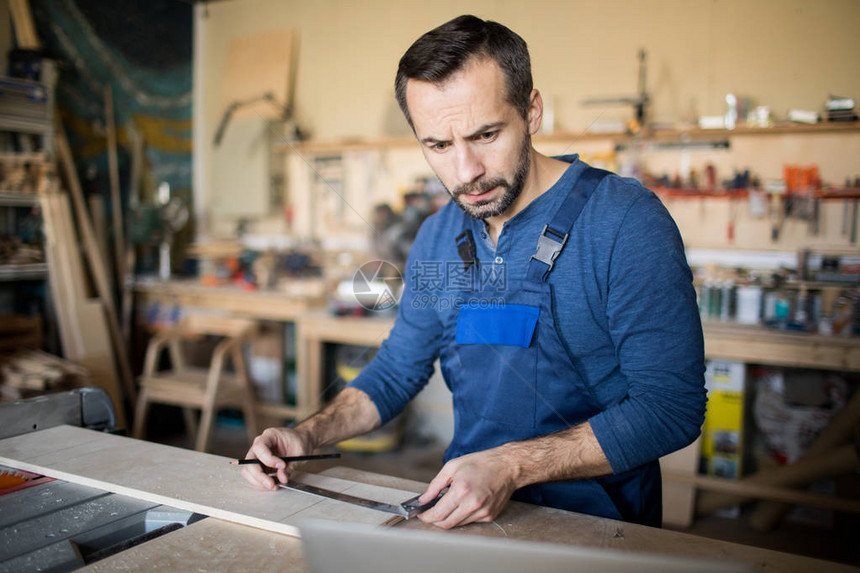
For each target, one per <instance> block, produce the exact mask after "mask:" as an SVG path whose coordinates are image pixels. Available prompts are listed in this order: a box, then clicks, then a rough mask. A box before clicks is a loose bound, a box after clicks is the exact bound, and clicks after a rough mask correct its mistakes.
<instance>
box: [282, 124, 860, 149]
mask: <svg viewBox="0 0 860 573" xmlns="http://www.w3.org/2000/svg"><path fill="white" fill-rule="evenodd" d="M825 133H836V134H839V133H860V122H828V123H817V124H802V123H785V124H776V125H773V126H769V127H757V126H748V125H740V126H738V127H736V128H735V129H700V128H693V127H690V128H685V127H679V128H671V129H648V130H643V131H641V132H639V133H635V134H634V133H628V132H591V131H588V130H587V129H586V130H584V131H582V132H572V131H558V132H554V133H551V134H548V133H540V134H537V135H535V136H534V137H533V141H534V143H535V144H541V143H568V142H577V141H595V140H612V141H617V142H619V143H622V142H633V141H642V142H649V141H655V142H666V141H677V142H680V143H684V142H685V141H688V140H689V141H692V140H701V139H706V138H711V139H725V138H730V137H744V136H757V135H798V134H801V135H802V134H825ZM416 145H417V142H416V141H415V138H414V137H411V136H410V137H381V138H376V139H358V138H356V139H342V140H338V141H316V140H305V141H295V142H287V141H282V142H280V143H278V144H276V145H275V149H276V150H277V151H281V152H290V151H292V152H297V153H309V154H315V155H316V154H327V153H334V154H337V153H342V152H346V151H364V150H374V149H387V148H396V147H410V146H416Z"/></svg>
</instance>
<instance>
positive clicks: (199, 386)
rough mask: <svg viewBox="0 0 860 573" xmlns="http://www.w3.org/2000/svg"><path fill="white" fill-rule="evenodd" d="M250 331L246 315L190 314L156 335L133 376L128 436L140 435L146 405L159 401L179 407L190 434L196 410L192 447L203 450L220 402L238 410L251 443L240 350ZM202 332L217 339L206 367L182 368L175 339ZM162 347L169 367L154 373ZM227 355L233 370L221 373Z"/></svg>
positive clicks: (251, 416) (253, 422) (250, 389)
mask: <svg viewBox="0 0 860 573" xmlns="http://www.w3.org/2000/svg"><path fill="white" fill-rule="evenodd" d="M256 329H257V325H256V323H255V322H254V321H253V320H249V319H244V318H222V317H211V316H193V315H192V316H187V317H185V318H183V319H182V320H181V321H180V322H179V324H178V325H177V326H176V328H173V329H171V330H169V331H166V332H162V333H159V334H157V335H156V336H155V337H154V338H153V339H152V340H151V341H150V342H149V345H148V346H147V349H146V361H145V363H144V368H143V374H142V375H141V377H140V378H139V383H140V394H139V396H138V398H137V407H136V410H135V417H134V431H133V435H134V437H135V438H143V435H144V425H145V423H146V414H147V411H148V409H149V404H150V403H151V402H159V403H162V404H172V405H175V406H181V407H182V408H183V413H184V414H185V425H186V427H187V428H188V430H189V431H190V432H192V434H193V433H194V428H195V426H196V424H195V419H194V409H199V410H200V424H199V427H197V430H196V434H197V435H196V440H195V449H196V450H198V451H201V452H203V451H206V446H207V443H208V442H209V436H210V434H211V432H212V423H213V421H214V418H215V415H216V414H217V412H218V409H219V408H221V407H223V406H238V407H240V408H241V409H242V412H243V413H244V416H245V426H246V428H247V430H248V439H249V440H251V441H253V439H254V437H255V436H256V434H257V419H256V415H255V413H254V408H255V400H254V385H253V383H252V382H251V378H250V376H249V374H248V368H247V365H246V363H245V357H244V355H243V353H242V352H243V346H244V344H245V342H246V341H248V340H249V339H250V338H252V337H253V335H254V334H255V333H256ZM204 335H214V336H221V337H223V340H221V341H220V342H219V343H218V345H217V346H216V347H215V351H214V353H213V355H212V363H211V365H210V367H209V369H208V370H207V369H205V368H194V367H190V366H187V364H186V361H185V358H184V356H183V353H182V349H181V348H180V344H179V343H180V341H181V339H182V338H195V337H201V336H204ZM165 347H167V349H168V351H169V352H170V361H171V363H172V369H171V370H164V371H159V372H156V367H157V363H158V358H159V355H160V353H161V351H162V350H164V348H165ZM228 356H229V357H230V358H231V360H232V362H233V369H234V370H235V373H232V374H231V373H227V372H225V371H224V367H225V365H226V364H225V362H226V358H227V357H228Z"/></svg>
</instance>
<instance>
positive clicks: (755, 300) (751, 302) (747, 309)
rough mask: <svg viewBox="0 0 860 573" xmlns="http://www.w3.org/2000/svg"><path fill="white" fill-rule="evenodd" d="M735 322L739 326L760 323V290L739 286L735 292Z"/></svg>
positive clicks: (758, 288)
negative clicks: (739, 324)
mask: <svg viewBox="0 0 860 573" xmlns="http://www.w3.org/2000/svg"><path fill="white" fill-rule="evenodd" d="M736 295H737V312H736V317H735V318H736V320H737V321H738V322H739V323H741V324H758V323H759V322H760V321H761V303H762V288H761V287H760V286H755V285H750V286H739V287H738V288H737V291H736Z"/></svg>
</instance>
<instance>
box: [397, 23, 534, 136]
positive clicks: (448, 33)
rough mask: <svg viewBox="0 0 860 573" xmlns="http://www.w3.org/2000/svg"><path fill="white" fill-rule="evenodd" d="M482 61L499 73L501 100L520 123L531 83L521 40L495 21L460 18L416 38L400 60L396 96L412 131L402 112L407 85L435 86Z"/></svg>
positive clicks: (526, 57) (409, 117) (526, 52)
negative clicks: (491, 62)
mask: <svg viewBox="0 0 860 573" xmlns="http://www.w3.org/2000/svg"><path fill="white" fill-rule="evenodd" d="M482 57H488V58H492V59H493V60H494V61H495V62H496V63H497V64H498V65H499V67H500V68H501V69H502V73H504V75H505V83H506V84H507V93H506V94H505V98H506V99H507V101H508V102H509V103H510V104H511V105H513V106H514V107H515V108H517V110H518V111H519V112H520V115H522V117H523V119H528V110H529V101H530V98H531V92H532V85H533V84H532V68H531V61H530V60H529V50H528V46H527V45H526V42H525V40H523V39H522V38H521V37H519V36H518V35H517V34H515V33H514V32H513V31H512V30H510V29H509V28H506V27H505V26H502V25H501V24H499V23H497V22H491V21H488V20H486V21H485V20H481V19H480V18H477V17H475V16H459V17H457V18H454V19H453V20H451V21H450V22H446V23H445V24H442V25H441V26H439V27H438V28H435V29H433V30H430V31H429V32H427V33H426V34H424V35H423V36H421V37H420V38H418V40H416V41H415V43H414V44H412V45H411V46H410V47H409V49H408V50H406V53H405V54H403V57H402V58H400V65H399V66H398V67H397V77H396V79H395V80H394V95H395V96H396V97H397V103H398V104H399V105H400V109H401V110H402V111H403V115H405V116H406V121H408V122H409V126H410V127H412V129H413V130H414V129H415V126H414V125H412V117H411V116H410V115H409V109H408V108H407V107H406V82H407V81H408V80H421V81H425V82H430V83H434V84H439V83H442V82H444V81H445V80H447V79H448V78H449V77H451V75H452V74H454V73H455V72H457V71H459V70H461V69H463V68H464V67H465V66H466V64H468V63H469V62H470V61H472V60H473V59H476V58H482Z"/></svg>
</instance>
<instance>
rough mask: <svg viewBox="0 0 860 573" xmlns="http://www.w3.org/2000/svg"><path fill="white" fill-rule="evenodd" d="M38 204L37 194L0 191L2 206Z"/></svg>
mask: <svg viewBox="0 0 860 573" xmlns="http://www.w3.org/2000/svg"><path fill="white" fill-rule="evenodd" d="M38 204H39V196H38V195H32V194H29V195H25V194H23V193H11V192H9V191H0V206H3V207H32V206H34V205H38Z"/></svg>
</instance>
